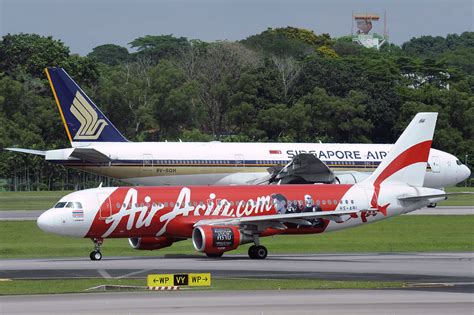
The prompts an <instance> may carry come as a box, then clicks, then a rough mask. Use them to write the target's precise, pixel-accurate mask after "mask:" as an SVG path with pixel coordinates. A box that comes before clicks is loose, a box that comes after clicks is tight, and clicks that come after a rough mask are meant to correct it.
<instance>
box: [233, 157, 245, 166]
mask: <svg viewBox="0 0 474 315" xmlns="http://www.w3.org/2000/svg"><path fill="white" fill-rule="evenodd" d="M234 158H235V167H245V159H244V155H243V154H235V155H234Z"/></svg>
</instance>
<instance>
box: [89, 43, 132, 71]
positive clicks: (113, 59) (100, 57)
mask: <svg viewBox="0 0 474 315" xmlns="http://www.w3.org/2000/svg"><path fill="white" fill-rule="evenodd" d="M87 57H89V58H92V59H94V60H96V61H97V62H100V63H104V64H106V65H109V66H116V65H119V64H123V63H125V62H127V61H128V60H129V58H130V54H129V52H128V50H127V48H125V47H122V46H119V45H114V44H105V45H100V46H97V47H94V49H92V51H91V52H90V53H89V54H88V55H87Z"/></svg>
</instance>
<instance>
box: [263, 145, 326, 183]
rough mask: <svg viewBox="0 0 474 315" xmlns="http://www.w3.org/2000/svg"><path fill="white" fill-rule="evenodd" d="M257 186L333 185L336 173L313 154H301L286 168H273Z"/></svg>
mask: <svg viewBox="0 0 474 315" xmlns="http://www.w3.org/2000/svg"><path fill="white" fill-rule="evenodd" d="M268 172H269V173H270V174H269V175H267V176H265V177H264V178H261V179H259V180H257V181H256V182H255V183H256V184H291V183H331V182H333V181H334V178H335V176H334V173H333V172H332V171H331V169H330V168H329V167H327V165H326V164H324V162H323V161H321V160H320V159H319V158H317V157H316V156H315V155H314V154H311V153H300V154H298V155H296V156H295V157H294V158H293V159H292V160H291V161H290V163H288V164H287V165H285V166H284V167H271V168H269V169H268Z"/></svg>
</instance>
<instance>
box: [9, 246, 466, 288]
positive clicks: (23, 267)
mask: <svg viewBox="0 0 474 315" xmlns="http://www.w3.org/2000/svg"><path fill="white" fill-rule="evenodd" d="M187 272H211V273H212V276H213V277H220V278H274V279H282V278H285V279H295V278H304V279H326V280H360V281H404V282H410V283H448V284H449V283H467V284H470V283H474V253H472V252H468V253H374V254H312V255H308V254H305V255H303V254H301V255H276V254H275V255H270V256H268V257H267V259H265V260H252V259H249V258H248V257H247V256H246V255H226V256H224V257H222V258H218V259H213V258H207V257H205V256H203V255H165V256H159V257H107V256H105V257H104V258H103V259H102V260H101V261H91V260H89V258H88V257H79V258H49V259H46V258H43V259H2V260H0V278H4V279H61V278H86V277H87V278H89V277H93V278H107V279H121V278H143V279H145V278H146V275H147V274H150V273H187Z"/></svg>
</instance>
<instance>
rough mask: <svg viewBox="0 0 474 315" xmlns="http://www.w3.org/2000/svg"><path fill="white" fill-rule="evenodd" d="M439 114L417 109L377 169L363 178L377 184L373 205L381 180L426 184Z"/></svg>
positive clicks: (374, 204)
mask: <svg viewBox="0 0 474 315" xmlns="http://www.w3.org/2000/svg"><path fill="white" fill-rule="evenodd" d="M437 116H438V113H418V114H417V115H416V116H415V117H414V118H413V119H412V121H411V122H410V124H409V125H408V127H407V128H406V129H405V131H404V132H403V133H402V135H401V136H400V138H398V140H397V142H396V143H395V144H394V145H393V146H392V148H391V149H390V152H389V153H388V155H387V156H386V157H385V158H384V159H383V160H382V162H381V163H380V165H379V166H378V167H377V169H376V170H375V171H374V172H373V173H372V175H371V176H369V177H368V178H367V179H365V180H364V181H363V182H361V184H369V185H373V186H374V189H375V191H374V195H373V198H372V201H371V205H372V206H373V207H376V206H377V198H378V192H379V191H380V185H381V184H382V183H394V182H398V183H403V184H407V185H410V186H416V187H421V186H423V181H424V178H425V171H426V163H427V162H428V155H429V153H430V149H431V142H432V140H433V134H434V129H435V126H436V119H437Z"/></svg>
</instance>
